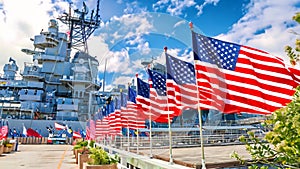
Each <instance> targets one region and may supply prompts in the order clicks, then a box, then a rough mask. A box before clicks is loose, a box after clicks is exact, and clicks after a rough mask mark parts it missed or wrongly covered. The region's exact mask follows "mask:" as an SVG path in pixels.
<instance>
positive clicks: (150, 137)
mask: <svg viewBox="0 0 300 169" xmlns="http://www.w3.org/2000/svg"><path fill="white" fill-rule="evenodd" d="M148 68H149V69H150V68H151V64H149V65H148ZM148 81H149V80H148ZM149 85H150V84H149ZM149 87H150V86H149ZM149 141H150V158H153V153H152V111H151V105H150V108H149Z"/></svg>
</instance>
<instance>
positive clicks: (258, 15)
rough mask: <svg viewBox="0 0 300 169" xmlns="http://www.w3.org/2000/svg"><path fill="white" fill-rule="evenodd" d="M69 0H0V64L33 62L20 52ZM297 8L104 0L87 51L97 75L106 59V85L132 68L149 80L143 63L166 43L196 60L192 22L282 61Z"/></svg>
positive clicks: (265, 1)
mask: <svg viewBox="0 0 300 169" xmlns="http://www.w3.org/2000/svg"><path fill="white" fill-rule="evenodd" d="M69 1H71V0H68V1H64V0H44V1H42V0H30V1H29V0H26V1H18V0H0V11H1V12H0V26H1V33H0V42H1V44H2V45H1V46H0V54H1V57H2V58H3V59H1V60H0V66H1V67H2V65H3V64H5V63H6V62H8V58H9V57H14V58H15V60H17V64H18V65H19V67H20V68H21V70H22V67H23V62H32V60H31V59H32V58H31V57H30V56H27V55H25V54H23V53H22V52H21V49H22V48H29V49H32V48H33V45H32V43H31V41H30V40H29V38H31V37H33V36H34V35H36V34H38V33H39V31H40V30H41V29H47V23H48V20H49V19H52V18H57V17H58V16H59V15H60V14H62V12H64V11H67V10H68V2H69ZM72 3H73V4H72V7H73V9H76V8H77V9H81V8H82V0H77V1H75V0H73V1H72ZM85 3H86V4H87V6H88V7H89V8H90V10H92V9H95V8H96V7H95V5H96V0H86V1H85ZM299 7H300V0H289V1H284V0H159V1H157V0H147V1H145V0H139V1H129V0H101V2H100V15H101V18H102V23H101V27H100V28H99V29H98V30H97V31H96V32H95V34H94V35H93V36H92V37H91V38H90V40H89V42H88V45H89V52H90V54H91V55H94V56H97V58H98V60H99V62H100V66H99V69H100V73H99V77H100V78H102V77H103V70H104V60H105V59H107V73H108V75H109V76H107V77H108V79H107V84H106V86H107V87H108V88H109V87H111V86H113V85H117V84H127V83H128V82H129V81H130V79H131V78H133V77H134V75H135V74H136V73H137V72H138V73H139V74H140V76H141V77H142V78H144V79H146V75H145V71H144V67H143V65H141V61H142V60H145V59H151V58H155V60H154V62H159V63H162V64H163V63H164V58H163V56H164V55H163V48H164V46H168V52H169V53H170V54H172V55H174V56H178V57H181V58H182V59H184V60H187V61H190V62H193V57H192V54H191V51H192V49H191V32H190V29H189V26H188V23H189V22H193V24H194V27H195V31H196V32H198V33H203V34H204V35H206V36H212V37H216V38H219V39H222V40H227V41H231V42H235V43H239V44H242V45H247V46H251V47H255V48H259V49H261V50H264V51H267V52H269V53H271V54H274V55H278V56H280V57H283V58H285V57H286V56H285V53H284V46H285V45H293V44H294V41H295V39H296V38H297V37H296V36H295V35H294V34H292V33H290V32H291V30H294V31H296V32H300V29H299V28H300V27H299V25H298V24H296V23H295V22H294V21H292V19H291V18H292V16H293V15H294V14H295V13H296V12H299V9H300V8H299ZM60 26H61V31H67V30H66V27H65V26H64V25H62V24H60Z"/></svg>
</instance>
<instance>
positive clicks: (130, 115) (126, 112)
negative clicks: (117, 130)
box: [121, 87, 145, 129]
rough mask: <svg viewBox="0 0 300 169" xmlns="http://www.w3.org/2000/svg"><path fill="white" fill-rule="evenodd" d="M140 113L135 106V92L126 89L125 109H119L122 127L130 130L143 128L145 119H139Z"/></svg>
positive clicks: (129, 88)
mask: <svg viewBox="0 0 300 169" xmlns="http://www.w3.org/2000/svg"><path fill="white" fill-rule="evenodd" d="M141 113H142V112H141V111H140V109H139V107H138V105H137V104H136V91H134V90H133V89H132V88H131V87H128V100H127V105H126V107H122V108H121V116H122V125H123V127H129V128H130V129H138V128H145V119H144V118H141Z"/></svg>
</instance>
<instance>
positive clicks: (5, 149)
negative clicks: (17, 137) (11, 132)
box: [3, 140, 13, 153]
mask: <svg viewBox="0 0 300 169" xmlns="http://www.w3.org/2000/svg"><path fill="white" fill-rule="evenodd" d="M3 146H4V147H3V153H10V152H11V151H12V147H13V145H12V144H11V143H9V140H4V141H3Z"/></svg>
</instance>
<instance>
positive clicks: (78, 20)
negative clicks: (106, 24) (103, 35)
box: [57, 0, 101, 53]
mask: <svg viewBox="0 0 300 169" xmlns="http://www.w3.org/2000/svg"><path fill="white" fill-rule="evenodd" d="M99 1H100V0H97V9H96V13H94V12H95V11H94V10H92V11H91V14H90V16H87V15H88V13H89V11H88V8H87V6H86V4H85V3H84V2H83V9H82V10H79V9H75V10H74V14H73V15H72V13H71V3H70V7H69V13H64V14H63V15H62V16H60V17H59V18H57V19H59V20H60V21H61V22H62V23H64V24H66V25H68V26H69V31H70V32H69V36H70V37H69V44H68V48H70V49H71V48H75V49H77V50H80V49H82V48H81V47H83V51H84V52H86V53H88V47H87V40H88V38H89V37H90V36H91V35H92V34H93V32H94V31H95V30H96V29H97V28H99V27H100V23H101V18H100V14H99V4H100V2H99Z"/></svg>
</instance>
